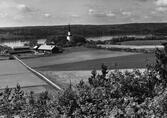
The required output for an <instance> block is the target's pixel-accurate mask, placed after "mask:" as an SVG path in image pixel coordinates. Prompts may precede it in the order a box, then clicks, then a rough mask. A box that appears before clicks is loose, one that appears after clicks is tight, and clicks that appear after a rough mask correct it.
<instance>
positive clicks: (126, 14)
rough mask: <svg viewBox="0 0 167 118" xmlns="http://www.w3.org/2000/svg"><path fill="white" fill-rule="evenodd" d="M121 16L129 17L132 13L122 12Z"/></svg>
mask: <svg viewBox="0 0 167 118" xmlns="http://www.w3.org/2000/svg"><path fill="white" fill-rule="evenodd" d="M122 15H124V16H131V15H132V12H129V11H123V12H122Z"/></svg>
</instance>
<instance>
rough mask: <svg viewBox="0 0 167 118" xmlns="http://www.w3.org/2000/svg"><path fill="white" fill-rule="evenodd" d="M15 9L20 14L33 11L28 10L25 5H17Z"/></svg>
mask: <svg viewBox="0 0 167 118" xmlns="http://www.w3.org/2000/svg"><path fill="white" fill-rule="evenodd" d="M16 7H17V9H18V10H20V11H22V12H32V11H33V10H32V9H31V8H29V7H28V6H26V5H25V4H18V5H17V6H16Z"/></svg>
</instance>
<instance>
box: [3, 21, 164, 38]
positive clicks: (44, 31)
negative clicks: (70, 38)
mask: <svg viewBox="0 0 167 118" xmlns="http://www.w3.org/2000/svg"><path fill="white" fill-rule="evenodd" d="M67 30H68V26H67V25H62V26H29V27H7V28H0V40H1V41H3V40H25V39H39V38H47V37H48V36H52V35H66V33H67ZM71 31H72V34H75V35H83V36H85V37H96V36H107V35H123V34H127V35H132V34H133V35H135V34H136V35H145V34H155V35H167V23H132V24H119V25H72V26H71Z"/></svg>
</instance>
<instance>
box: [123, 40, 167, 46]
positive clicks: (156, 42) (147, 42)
mask: <svg viewBox="0 0 167 118" xmlns="http://www.w3.org/2000/svg"><path fill="white" fill-rule="evenodd" d="M165 42H167V41H166V40H136V41H125V42H121V43H120V44H121V45H138V46H142V45H161V44H162V43H165Z"/></svg>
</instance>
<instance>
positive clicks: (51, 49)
mask: <svg viewBox="0 0 167 118" xmlns="http://www.w3.org/2000/svg"><path fill="white" fill-rule="evenodd" d="M38 52H43V53H62V52H63V50H62V49H61V48H59V47H57V46H55V45H41V46H39V48H38Z"/></svg>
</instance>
